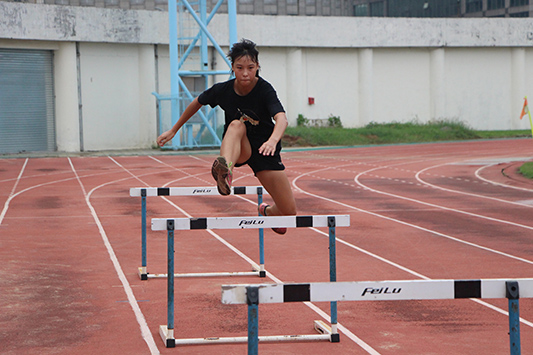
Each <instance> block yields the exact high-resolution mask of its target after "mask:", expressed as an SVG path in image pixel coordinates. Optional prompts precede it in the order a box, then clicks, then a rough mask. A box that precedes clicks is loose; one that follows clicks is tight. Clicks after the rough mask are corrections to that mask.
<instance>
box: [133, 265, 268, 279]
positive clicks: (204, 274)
mask: <svg viewBox="0 0 533 355" xmlns="http://www.w3.org/2000/svg"><path fill="white" fill-rule="evenodd" d="M263 272H264V271H263ZM138 275H139V277H140V278H141V280H148V279H166V278H167V276H168V274H150V273H146V274H142V273H141V268H139V272H138ZM231 276H259V277H264V276H261V271H241V272H198V273H182V274H174V278H186V277H231ZM265 276H266V273H265Z"/></svg>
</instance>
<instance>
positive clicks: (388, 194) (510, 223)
mask: <svg viewBox="0 0 533 355" xmlns="http://www.w3.org/2000/svg"><path fill="white" fill-rule="evenodd" d="M376 169H377V168H375V169H370V170H367V171H364V172H362V173H359V174H357V175H356V176H355V178H354V181H355V183H356V184H358V185H359V186H361V187H362V188H364V189H366V190H368V191H372V192H375V193H377V194H381V195H386V196H390V197H394V198H397V199H401V200H406V201H410V202H414V203H418V204H421V205H425V206H430V207H434V208H438V209H442V210H446V211H451V212H455V213H460V214H465V215H468V216H472V217H476V218H481V219H486V220H489V221H493V222H499V223H503V224H509V225H512V226H515V227H520V228H525V229H529V230H533V226H527V225H525V224H520V223H515V222H511V221H505V220H503V219H499V218H493V217H488V216H483V215H480V214H476V213H472V212H466V211H461V210H458V209H455V208H450V207H445V206H440V205H436V204H434V203H429V202H424V201H420V200H417V199H414V198H410V197H405V196H400V195H396V194H392V193H389V192H384V191H380V190H376V189H373V188H371V187H368V186H367V185H365V184H363V183H362V182H360V181H359V177H360V176H361V175H364V174H366V173H367V172H370V171H372V170H376Z"/></svg>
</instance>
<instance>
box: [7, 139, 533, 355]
mask: <svg viewBox="0 0 533 355" xmlns="http://www.w3.org/2000/svg"><path fill="white" fill-rule="evenodd" d="M214 157H215V156H214V155H212V154H206V153H195V152H191V153H190V154H162V155H157V156H109V157H105V156H102V157H71V158H66V157H58V158H28V159H26V158H19V159H1V160H0V208H1V209H2V210H1V212H0V256H1V260H2V262H1V263H0V270H1V274H2V278H1V280H2V287H1V292H0V304H1V307H2V312H0V344H1V345H0V347H1V348H0V349H1V350H0V353H2V354H10V355H11V354H82V355H84V354H94V353H99V354H100V353H101V354H156V353H162V354H174V353H175V354H214V353H216V354H245V353H246V348H247V347H246V344H233V345H201V346H183V347H178V348H175V349H167V348H165V347H164V346H163V342H162V341H161V339H160V338H159V335H158V328H159V325H162V324H166V281H165V280H162V279H150V280H148V281H141V280H140V279H139V277H138V276H137V268H138V267H139V266H140V263H141V244H140V214H141V211H140V200H139V198H132V197H129V188H130V187H142V186H157V187H161V186H212V185H213V181H212V180H211V177H210V169H209V168H210V165H211V162H212V160H213V159H214ZM283 159H284V162H285V165H286V166H287V174H288V176H289V179H290V180H291V182H292V184H293V186H294V190H295V196H296V199H297V204H298V209H299V211H298V213H299V214H301V215H313V214H350V215H351V224H352V225H351V227H349V228H337V238H338V242H337V279H338V280H339V281H377V280H409V279H480V278H510V279H512V278H523V277H533V235H532V231H533V219H532V218H531V214H532V212H533V184H532V183H531V181H529V180H526V179H523V178H520V176H517V175H516V169H517V167H518V166H519V165H520V163H521V162H523V161H528V160H532V159H533V142H532V141H531V140H526V139H518V140H496V141H469V142H460V143H439V144H418V145H394V146H377V147H362V148H346V149H316V150H286V151H285V152H284V155H283ZM234 184H235V185H238V186H244V185H248V186H255V185H257V184H258V182H257V180H256V179H255V178H254V177H253V175H252V174H251V171H250V170H249V169H248V168H240V169H238V170H237V171H236V174H235V182H234ZM265 199H266V200H267V201H269V197H268V196H265ZM256 213H257V211H256V199H255V197H254V196H246V197H242V196H241V197H238V196H229V197H222V196H214V197H195V198H192V197H181V198H160V197H153V198H149V199H148V218H149V219H150V218H155V217H186V216H193V217H208V216H244V215H255V214H256ZM214 232H215V233H214V234H210V233H208V232H207V231H183V232H180V233H179V234H178V233H176V250H175V256H176V272H184V273H185V272H213V271H248V270H250V269H251V265H250V261H251V262H255V263H258V262H259V260H258V259H259V256H258V240H257V239H258V238H257V231H255V230H254V231H250V230H216V231H214ZM228 245H230V246H231V247H232V248H234V249H231V248H229V247H228ZM327 248H328V241H327V230H326V228H318V229H316V228H309V229H307V228H305V229H291V230H289V232H288V233H287V234H286V235H285V236H279V235H277V234H274V233H273V232H272V231H270V230H267V231H265V259H266V262H265V265H266V269H267V271H268V277H267V278H266V279H260V278H258V277H254V276H247V277H234V278H231V277H225V278H195V279H176V281H175V285H176V296H175V297H176V310H175V313H176V317H175V319H176V326H175V329H176V330H175V331H176V334H175V335H176V337H177V338H203V337H217V336H219V337H220V336H224V337H226V336H245V335H246V329H247V328H246V327H247V310H246V307H244V306H231V305H222V304H221V302H220V294H221V287H220V286H221V285H223V284H235V283H243V284H244V283H263V282H276V281H283V282H318V281H328V280H329V263H328V249H327ZM148 271H149V272H152V273H157V272H166V233H164V232H152V231H150V230H149V231H148ZM338 309H339V313H338V319H339V323H340V333H341V342H340V343H329V342H313V343H311V342H307V343H294V342H292V343H276V344H271V343H270V344H267V343H260V345H259V351H260V353H261V354H276V355H278V354H332V353H335V354H395V355H397V354H400V355H403V354H409V355H412V354H432V355H433V354H442V355H444V354H446V355H449V354H507V353H509V338H508V319H507V316H506V314H505V313H506V310H507V300H469V299H466V300H465V299H463V300H445V301H434V300H428V301H396V302H395V301H391V302H386V301H379V302H340V303H339V304H338ZM328 314H329V303H317V304H309V303H308V304H268V305H267V304H265V305H260V307H259V333H260V335H289V334H314V330H313V321H314V320H315V319H316V320H318V319H324V318H323V317H326V318H327V317H328ZM520 315H521V317H522V322H521V340H522V352H523V353H524V354H527V353H531V352H533V302H532V301H531V300H530V299H521V300H520Z"/></svg>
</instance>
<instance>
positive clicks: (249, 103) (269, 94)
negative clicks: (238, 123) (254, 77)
mask: <svg viewBox="0 0 533 355" xmlns="http://www.w3.org/2000/svg"><path fill="white" fill-rule="evenodd" d="M234 83H235V79H231V80H228V81H225V82H222V83H218V84H215V85H213V86H212V87H211V88H209V89H207V90H206V91H204V92H203V93H201V94H200V96H198V102H199V103H200V104H202V105H209V106H211V107H215V106H217V105H218V106H220V107H221V108H222V110H224V115H225V124H224V134H225V133H226V129H227V127H228V125H229V124H230V122H231V121H233V120H237V119H240V118H241V116H243V114H245V115H247V116H249V117H250V118H252V119H254V120H257V121H259V124H258V125H255V126H254V125H252V124H251V123H250V122H248V121H247V122H245V124H246V130H247V136H248V139H249V140H250V143H251V144H252V146H254V145H255V144H254V143H253V142H252V141H255V142H257V143H259V142H261V143H262V142H265V141H266V140H268V138H270V136H271V135H272V131H273V130H274V125H275V123H274V120H273V119H272V117H274V116H275V115H276V114H277V113H279V112H285V110H284V109H283V105H282V104H281V102H280V101H279V99H278V95H277V94H276V90H274V88H273V87H272V85H270V83H269V82H267V81H266V80H264V79H263V78H261V77H259V80H258V81H257V83H256V84H255V86H254V88H253V89H252V91H250V92H249V93H248V95H245V96H239V95H237V93H236V92H235V90H234V88H233V85H234Z"/></svg>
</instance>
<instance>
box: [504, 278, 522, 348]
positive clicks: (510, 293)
mask: <svg viewBox="0 0 533 355" xmlns="http://www.w3.org/2000/svg"><path fill="white" fill-rule="evenodd" d="M505 286H506V297H507V298H508V299H509V342H510V346H511V355H520V354H521V349H520V312H519V311H520V310H519V307H518V298H519V290H518V282H517V281H507V282H506V283H505Z"/></svg>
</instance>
